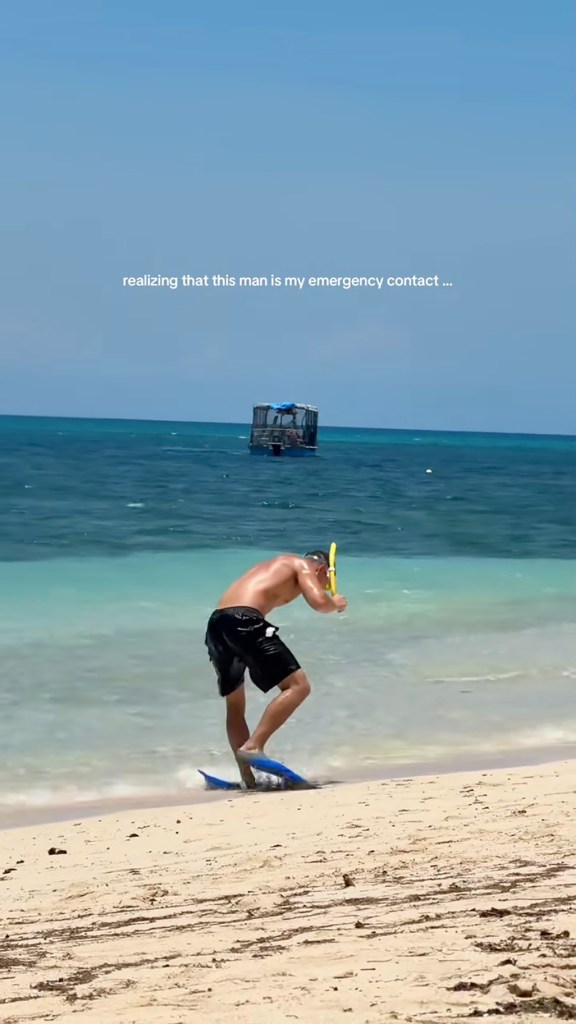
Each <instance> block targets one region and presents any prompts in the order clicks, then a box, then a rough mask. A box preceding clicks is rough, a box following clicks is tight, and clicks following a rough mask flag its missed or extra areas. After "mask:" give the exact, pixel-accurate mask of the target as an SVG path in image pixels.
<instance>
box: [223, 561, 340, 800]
mask: <svg viewBox="0 0 576 1024" xmlns="http://www.w3.org/2000/svg"><path fill="white" fill-rule="evenodd" d="M329 573H330V570H329V556H328V554H327V552H326V551H309V552H308V553H307V554H306V555H304V557H301V556H300V555H279V556H278V557H277V558H272V559H270V560H269V561H267V562H259V563H258V565H255V566H253V568H252V569H249V570H248V572H246V573H244V575H243V576H241V577H240V578H239V579H238V580H236V582H235V583H233V584H232V585H231V586H230V587H229V588H228V590H227V591H226V593H225V594H223V595H222V597H221V598H220V601H219V602H218V606H217V608H216V610H215V611H214V612H213V613H212V615H211V616H210V619H209V621H208V626H207V630H206V638H205V643H206V646H207V648H208V654H209V657H210V660H211V662H212V664H213V666H214V669H215V671H216V675H217V679H218V689H219V692H220V695H221V696H222V697H224V698H225V699H226V731H227V734H228V742H229V743H230V746H231V748H232V750H233V752H234V756H235V757H236V761H237V763H238V767H239V769H240V775H241V777H242V780H243V782H244V783H245V785H246V786H250V787H252V786H254V784H255V782H254V776H253V774H252V770H251V768H250V761H251V759H254V758H255V757H259V758H262V757H266V755H265V754H264V747H265V745H266V743H267V742H268V740H269V739H270V737H271V736H272V734H273V733H275V732H276V731H277V729H279V728H280V726H281V725H283V724H284V722H285V721H286V720H287V719H288V718H289V717H290V715H292V714H293V713H294V711H295V710H296V708H297V707H299V706H300V704H301V703H302V701H303V700H305V698H306V697H307V696H308V694H309V693H310V683H309V682H308V679H307V677H306V674H305V672H304V671H303V670H302V668H301V667H300V663H299V662H298V661H297V659H296V658H295V657H294V655H293V654H292V652H291V651H290V650H289V649H288V647H287V646H286V644H285V643H284V642H283V641H282V640H281V639H280V637H279V636H278V627H277V626H274V625H272V623H270V622H268V621H267V619H266V616H267V615H268V614H269V612H270V611H271V610H272V609H273V608H278V607H281V606H282V605H285V604H289V603H290V602H291V601H294V600H295V598H297V597H299V596H300V595H302V597H303V598H304V600H305V601H306V602H307V603H308V604H309V605H310V607H311V608H313V609H314V610H315V611H317V612H343V611H344V609H345V608H346V607H347V603H348V602H347V601H346V598H345V597H342V596H341V595H340V594H335V595H334V596H332V595H330V594H329V593H327V591H328V590H329V589H330V582H329V579H330V575H329ZM246 669H248V671H249V673H250V677H251V679H252V681H253V682H254V683H255V684H256V686H257V687H258V688H259V689H260V690H262V692H263V693H268V692H269V691H270V690H272V689H273V688H274V687H275V686H277V687H278V689H279V690H280V693H279V694H278V696H277V697H275V698H274V700H273V701H271V703H270V704H269V705H268V707H267V708H266V710H265V711H264V714H263V715H262V718H261V719H260V721H259V723H258V725H257V726H256V729H255V730H254V732H253V733H252V734H250V730H249V729H248V725H247V724H246V718H245V711H246V694H245V692H244V675H245V672H246Z"/></svg>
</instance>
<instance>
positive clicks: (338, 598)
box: [332, 594, 348, 612]
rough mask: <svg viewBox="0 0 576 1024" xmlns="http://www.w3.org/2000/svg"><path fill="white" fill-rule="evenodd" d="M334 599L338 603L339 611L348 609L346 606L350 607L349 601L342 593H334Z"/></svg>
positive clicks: (337, 609)
mask: <svg viewBox="0 0 576 1024" xmlns="http://www.w3.org/2000/svg"><path fill="white" fill-rule="evenodd" d="M332 601H333V602H334V604H335V605H336V611H337V612H343V611H346V608H347V607H348V601H347V600H346V598H345V597H342V594H334V597H333V598H332Z"/></svg>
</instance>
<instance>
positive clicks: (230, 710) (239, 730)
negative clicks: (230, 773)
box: [226, 684, 256, 789]
mask: <svg viewBox="0 0 576 1024" xmlns="http://www.w3.org/2000/svg"><path fill="white" fill-rule="evenodd" d="M226 732H227V734H228V742H229V744H230V746H231V747H232V752H233V754H234V757H236V752H237V751H238V750H239V748H240V747H242V746H243V744H244V743H246V742H247V741H248V739H249V737H250V730H249V728H248V724H247V722H246V691H245V689H244V684H242V686H239V687H238V689H237V690H234V691H233V692H232V693H230V694H228V696H227V697H226ZM236 760H237V764H238V768H239V770H240V775H241V777H242V781H243V782H244V783H245V785H246V786H247V787H248V788H249V789H252V788H253V787H254V786H255V785H256V782H255V779H254V776H253V774H252V771H251V769H250V768H249V767H248V765H247V764H244V763H242V762H241V761H238V759H236Z"/></svg>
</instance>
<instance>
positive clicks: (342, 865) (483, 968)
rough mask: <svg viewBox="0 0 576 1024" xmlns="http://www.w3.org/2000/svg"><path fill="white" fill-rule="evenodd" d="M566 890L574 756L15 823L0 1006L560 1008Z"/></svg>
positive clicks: (406, 1011)
mask: <svg viewBox="0 0 576 1024" xmlns="http://www.w3.org/2000/svg"><path fill="white" fill-rule="evenodd" d="M131 833H137V837H134V838H129V837H130V835H131ZM51 847H57V848H62V849H65V850H66V851H67V853H66V854H58V855H49V854H48V850H49V848H51ZM7 869H8V870H7ZM10 869H15V870H10ZM6 870H7V873H5V874H2V872H3V871H6ZM345 876H349V878H350V880H351V881H352V882H353V884H351V885H346V884H345V882H344V877H345ZM575 898H576V761H567V762H562V763H556V764H551V765H545V766H538V767H530V768H518V769H504V770H499V771H490V772H471V773H460V774H453V775H444V776H430V777H423V778H417V779H409V780H391V781H386V782H371V783H355V784H350V785H344V786H336V787H333V788H327V789H323V790H319V791H311V792H310V791H309V792H303V793H270V794H258V795H238V796H234V797H233V798H226V799H225V800H222V801H218V802H213V803H208V804H206V803H204V804H194V805H188V806H185V807H180V808H176V807H166V808H161V809H158V810H144V811H142V810H139V811H133V812H123V813H122V814H115V815H110V816H108V817H106V818H102V819H100V820H97V819H87V820H84V821H80V822H78V821H77V822H67V823H65V824H62V823H59V824H56V825H52V826H50V825H41V826H34V827H32V826H28V827H27V828H21V829H15V830H11V831H5V832H2V833H0V935H1V936H2V938H1V939H0V1020H1V1021H2V1022H3V1024H9V1022H10V1024H14V1022H22V1021H40V1020H42V1021H43V1020H51V1021H57V1022H59V1024H64V1022H66V1024H68V1022H72V1021H77V1020H78V1019H79V1014H80V1016H81V1019H82V1020H83V1021H90V1022H93V1024H96V1022H98V1024H141V1022H142V1024H146V1022H154V1024H177V1022H191V1021H194V1022H195V1021H199V1022H202V1024H204V1022H206V1024H217V1022H218V1024H288V1022H292V1021H301V1022H303V1024H334V1022H338V1021H339V1020H341V1019H350V1020H352V1021H354V1022H361V1024H364V1022H366V1024H368V1022H369V1024H372V1022H375V1021H392V1020H400V1021H411V1020H413V1021H426V1022H431V1021H435V1022H443V1024H444V1022H453V1021H464V1020H469V1019H470V1015H471V1014H472V1013H473V1011H477V1012H476V1014H475V1015H476V1016H479V1015H481V1013H482V1012H484V1011H489V1010H492V1011H493V1012H494V1011H495V1010H496V1011H497V1010H498V1009H499V1008H500V1010H502V1009H504V1011H505V1012H504V1013H503V1014H500V1015H499V1016H504V1017H505V1019H510V1020H511V1019H517V1016H516V1015H517V1013H518V1012H519V1008H520V1007H521V1008H522V1010H523V1013H522V1017H521V1018H520V1019H521V1020H522V1021H523V1022H524V1024H525V1022H527V1021H549V1020H550V1019H551V1018H554V1017H561V1018H562V1019H576V904H575ZM343 1014H349V1015H350V1016H349V1018H345V1017H343ZM570 1014H572V1015H573V1016H572V1017H570ZM491 1016H492V1014H491V1015H490V1017H491Z"/></svg>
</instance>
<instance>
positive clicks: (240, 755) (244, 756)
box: [236, 747, 268, 765]
mask: <svg viewBox="0 0 576 1024" xmlns="http://www.w3.org/2000/svg"><path fill="white" fill-rule="evenodd" d="M267 757H268V755H267V754H265V753H264V751H263V750H258V749H257V748H256V747H240V748H239V750H237V751H236V758H237V760H238V761H241V762H243V763H244V764H247V765H248V764H251V763H252V761H254V760H262V758H264V760H267Z"/></svg>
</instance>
